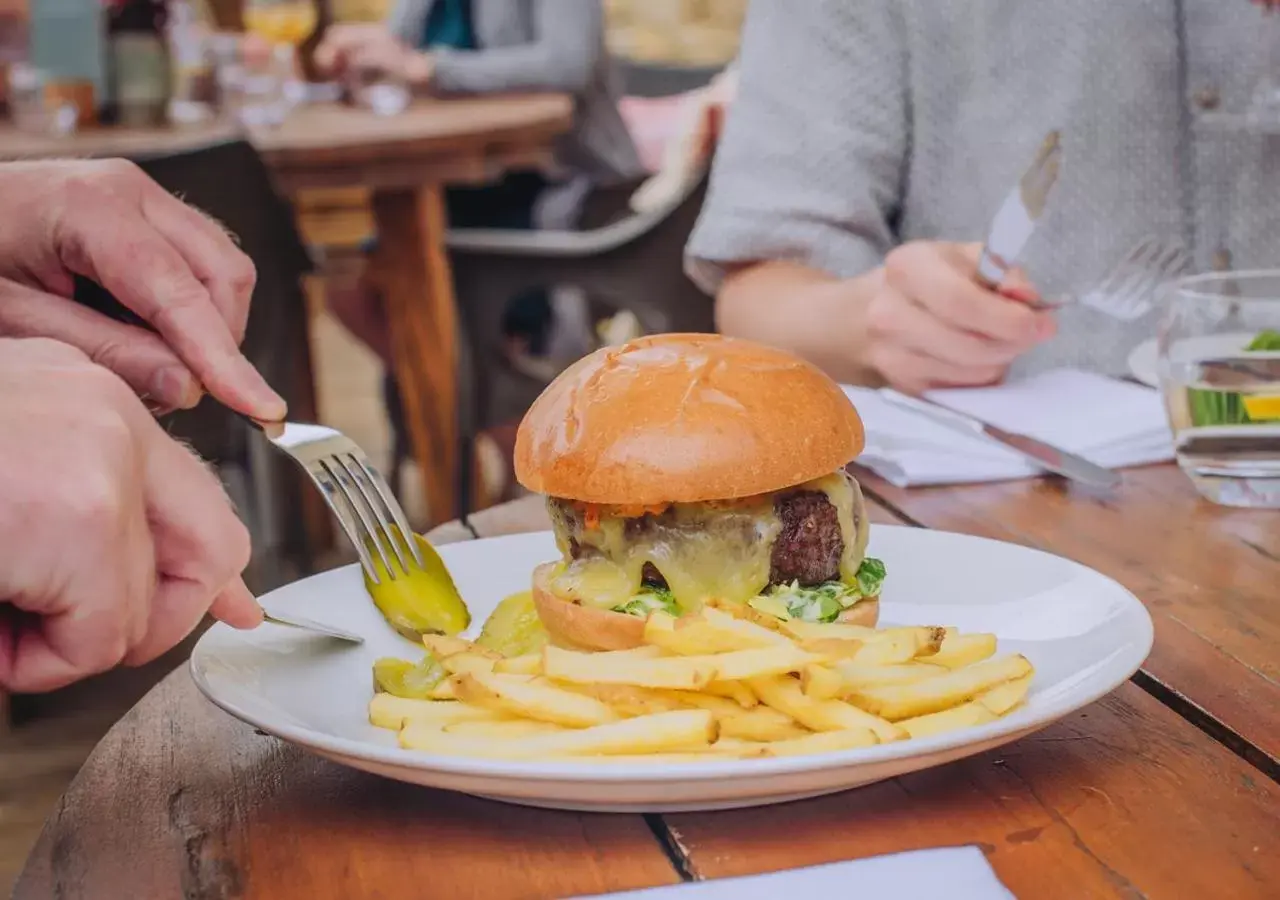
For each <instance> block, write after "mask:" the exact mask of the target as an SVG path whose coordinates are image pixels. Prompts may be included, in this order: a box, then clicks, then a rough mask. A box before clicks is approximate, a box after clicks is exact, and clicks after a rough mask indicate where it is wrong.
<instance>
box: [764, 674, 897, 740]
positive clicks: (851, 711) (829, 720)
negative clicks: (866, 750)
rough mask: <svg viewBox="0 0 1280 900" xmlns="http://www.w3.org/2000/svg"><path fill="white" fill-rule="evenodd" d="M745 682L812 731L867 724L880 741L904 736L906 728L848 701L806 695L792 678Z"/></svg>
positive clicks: (771, 704)
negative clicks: (817, 698)
mask: <svg viewBox="0 0 1280 900" xmlns="http://www.w3.org/2000/svg"><path fill="white" fill-rule="evenodd" d="M748 684H750V685H751V689H752V690H753V691H755V692H756V694H757V695H758V696H759V697H760V699H761V700H763V701H764V702H765V703H766V704H768V705H769V706H771V707H773V708H774V709H776V710H778V711H779V712H781V713H785V714H786V715H788V716H790V717H791V718H793V719H795V720H796V721H797V722H799V723H800V724H801V725H803V726H804V727H805V728H808V729H810V730H812V731H843V730H846V729H860V728H867V729H870V730H871V731H872V732H873V733H874V734H875V736H876V738H877V739H879V740H880V741H881V742H882V743H883V742H886V741H896V740H900V739H901V738H904V737H906V732H905V731H903V730H902V729H901V728H898V727H897V726H896V725H894V724H893V723H891V722H886V721H885V720H884V719H882V718H880V717H879V716H875V715H872V714H871V713H869V712H866V711H865V710H862V709H858V708H857V707H855V706H852V705H850V704H848V703H844V702H842V701H840V700H814V699H813V698H812V697H806V696H805V695H804V691H803V690H802V689H801V687H800V682H798V681H796V680H795V679H794V678H788V677H785V676H782V677H775V678H753V679H751V681H749V682H748Z"/></svg>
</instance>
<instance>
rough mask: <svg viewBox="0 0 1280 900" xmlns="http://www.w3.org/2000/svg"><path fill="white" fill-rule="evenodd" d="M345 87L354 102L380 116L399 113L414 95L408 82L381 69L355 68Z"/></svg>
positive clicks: (350, 73)
mask: <svg viewBox="0 0 1280 900" xmlns="http://www.w3.org/2000/svg"><path fill="white" fill-rule="evenodd" d="M345 87H346V90H347V94H348V96H349V97H350V98H351V102H352V103H353V104H355V105H356V106H359V107H361V108H363V109H367V110H369V111H370V112H372V113H374V114H375V115H379V116H396V115H399V114H400V113H402V112H404V111H405V109H406V108H407V107H408V105H409V101H410V99H412V97H413V93H412V91H411V90H410V89H409V86H408V85H407V84H405V83H404V82H403V81H402V80H401V79H399V78H396V77H395V76H392V75H389V74H387V73H386V72H384V71H382V70H381V69H374V68H356V69H353V70H352V71H351V72H349V73H348V75H347V80H346V85H345Z"/></svg>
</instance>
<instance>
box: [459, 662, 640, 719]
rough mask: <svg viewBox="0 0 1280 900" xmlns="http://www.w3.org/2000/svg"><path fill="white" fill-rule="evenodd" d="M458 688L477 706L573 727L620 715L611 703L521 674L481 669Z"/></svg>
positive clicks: (464, 678) (465, 677) (461, 696)
mask: <svg viewBox="0 0 1280 900" xmlns="http://www.w3.org/2000/svg"><path fill="white" fill-rule="evenodd" d="M457 691H458V697H459V699H461V700H464V701H466V702H467V703H471V704H473V705H475V706H483V707H485V708H486V709H492V710H494V711H495V712H500V713H505V714H507V715H509V716H514V717H517V718H526V719H537V720H538V721H540V722H554V723H555V724H557V725H567V726H569V727H571V728H584V727H588V726H591V725H603V724H605V723H608V722H614V721H617V720H618V719H619V718H620V717H619V715H618V714H617V713H616V712H614V711H613V709H612V708H611V707H610V706H609V705H608V704H607V703H602V702H601V701H599V700H596V699H595V698H593V697H586V696H583V695H582V694H577V693H574V692H573V691H566V690H563V689H562V688H558V687H554V686H552V685H547V684H537V683H535V682H532V681H527V680H525V679H524V678H523V676H520V675H493V674H486V673H480V672H475V673H472V674H470V675H461V676H459V677H458V685H457Z"/></svg>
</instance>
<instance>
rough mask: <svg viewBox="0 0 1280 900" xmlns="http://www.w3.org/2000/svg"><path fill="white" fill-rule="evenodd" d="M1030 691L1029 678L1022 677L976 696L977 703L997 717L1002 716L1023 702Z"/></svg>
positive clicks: (1026, 676)
mask: <svg viewBox="0 0 1280 900" xmlns="http://www.w3.org/2000/svg"><path fill="white" fill-rule="evenodd" d="M1030 689H1031V676H1030V675H1023V676H1022V677H1021V678H1015V679H1013V681H1006V682H1005V683H1004V684H1002V685H999V686H997V687H993V688H992V689H991V690H989V691H984V692H982V693H981V694H979V695H978V696H977V702H979V703H981V704H982V705H983V706H985V707H986V708H987V709H989V710H991V711H992V712H993V713H995V714H996V715H997V716H1003V715H1004V714H1005V713H1007V712H1010V711H1011V710H1013V709H1014V708H1015V707H1016V706H1018V704H1020V703H1021V702H1022V701H1023V700H1025V699H1026V698H1027V692H1028V691H1029V690H1030Z"/></svg>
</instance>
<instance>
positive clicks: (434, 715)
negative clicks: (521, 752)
mask: <svg viewBox="0 0 1280 900" xmlns="http://www.w3.org/2000/svg"><path fill="white" fill-rule="evenodd" d="M498 718H501V714H500V713H495V712H493V711H492V710H489V709H481V708H480V707H476V706H469V705H468V704H466V703H459V702H458V701H456V700H409V699H407V698H405V697H393V696H392V695H391V694H374V695H373V699H372V700H370V701H369V724H370V725H375V726H377V727H378V728H390V729H391V730H392V731H399V730H400V729H401V728H402V727H404V723H405V722H409V721H415V722H435V723H437V724H444V723H448V722H466V721H493V720H495V719H498Z"/></svg>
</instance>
